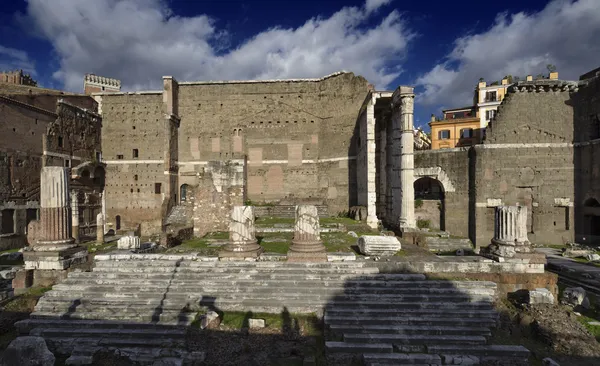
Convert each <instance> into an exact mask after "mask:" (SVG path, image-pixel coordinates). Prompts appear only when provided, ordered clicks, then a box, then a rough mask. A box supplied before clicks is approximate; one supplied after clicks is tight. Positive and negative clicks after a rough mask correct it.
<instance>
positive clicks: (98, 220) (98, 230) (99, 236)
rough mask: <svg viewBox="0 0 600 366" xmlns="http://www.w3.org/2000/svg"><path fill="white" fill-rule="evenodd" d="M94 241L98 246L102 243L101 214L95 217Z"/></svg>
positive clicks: (102, 220)
mask: <svg viewBox="0 0 600 366" xmlns="http://www.w3.org/2000/svg"><path fill="white" fill-rule="evenodd" d="M96 241H97V242H98V243H100V244H103V243H104V215H102V213H99V214H98V215H96Z"/></svg>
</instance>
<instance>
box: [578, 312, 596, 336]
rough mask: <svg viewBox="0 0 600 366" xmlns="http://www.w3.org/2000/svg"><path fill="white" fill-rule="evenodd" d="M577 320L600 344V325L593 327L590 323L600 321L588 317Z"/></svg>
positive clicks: (583, 316) (580, 317)
mask: <svg viewBox="0 0 600 366" xmlns="http://www.w3.org/2000/svg"><path fill="white" fill-rule="evenodd" d="M577 320H578V321H579V322H580V323H581V324H583V326H584V327H585V328H586V329H587V330H588V331H589V332H590V333H591V334H592V335H593V336H594V337H595V338H596V340H597V341H598V342H600V325H592V324H590V322H598V319H594V318H590V317H589V316H586V315H583V314H582V315H581V316H578V317H577Z"/></svg>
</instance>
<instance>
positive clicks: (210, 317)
mask: <svg viewBox="0 0 600 366" xmlns="http://www.w3.org/2000/svg"><path fill="white" fill-rule="evenodd" d="M213 323H220V319H219V314H217V312H216V311H212V310H211V311H209V312H207V313H206V314H204V315H202V317H201V318H200V329H206V328H207V327H209V326H210V325H211V324H213Z"/></svg>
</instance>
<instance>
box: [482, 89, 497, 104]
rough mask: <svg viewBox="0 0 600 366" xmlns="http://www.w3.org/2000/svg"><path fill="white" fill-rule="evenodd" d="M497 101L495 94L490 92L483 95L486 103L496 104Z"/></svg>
mask: <svg viewBox="0 0 600 366" xmlns="http://www.w3.org/2000/svg"><path fill="white" fill-rule="evenodd" d="M497 100H498V96H497V92H495V91H490V92H486V93H485V101H486V102H496V101H497Z"/></svg>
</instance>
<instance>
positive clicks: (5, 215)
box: [0, 208, 15, 234]
mask: <svg viewBox="0 0 600 366" xmlns="http://www.w3.org/2000/svg"><path fill="white" fill-rule="evenodd" d="M1 224H2V225H0V234H12V233H14V232H15V210H13V209H11V208H6V209H4V210H2V222H1Z"/></svg>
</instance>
